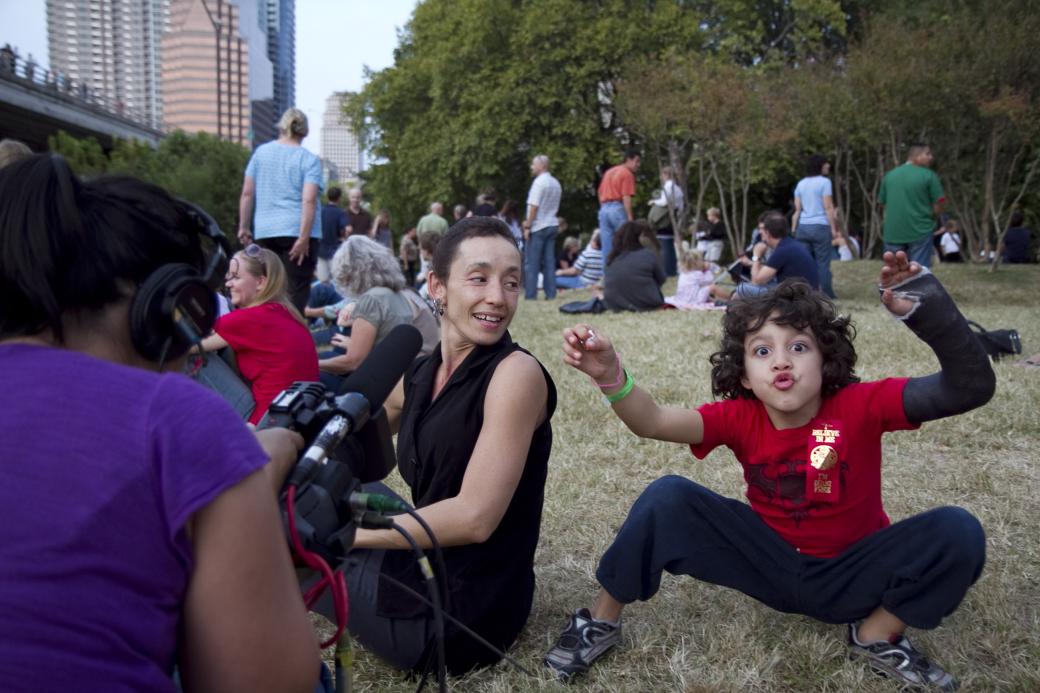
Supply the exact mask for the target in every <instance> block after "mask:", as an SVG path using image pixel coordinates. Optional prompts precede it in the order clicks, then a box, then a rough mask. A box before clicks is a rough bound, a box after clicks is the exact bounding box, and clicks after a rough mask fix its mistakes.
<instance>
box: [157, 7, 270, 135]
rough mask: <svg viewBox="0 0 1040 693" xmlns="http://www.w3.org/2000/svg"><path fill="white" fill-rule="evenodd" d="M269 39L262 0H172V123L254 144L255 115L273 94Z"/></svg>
mask: <svg viewBox="0 0 1040 693" xmlns="http://www.w3.org/2000/svg"><path fill="white" fill-rule="evenodd" d="M263 39H264V36H263V34H262V32H261V31H260V25H259V14H258V8H257V5H256V0H170V19H169V25H168V31H167V33H166V35H165V37H164V39H163V70H162V74H163V93H164V96H165V100H166V101H165V115H166V124H167V126H168V127H170V128H180V129H182V130H186V131H188V132H197V131H200V130H201V131H204V132H209V133H212V134H214V135H217V136H218V137H220V138H221V139H226V140H230V141H232V142H238V143H239V144H241V145H243V146H246V147H248V146H251V145H252V144H253V138H254V132H253V123H252V121H253V114H254V112H255V111H257V109H258V108H260V109H262V108H263V106H262V103H263V99H268V100H269V99H270V98H271V82H272V78H271V65H270V62H268V61H267V60H266V56H264V42H263ZM261 112H263V111H261ZM269 117H270V109H269V108H267V110H266V117H265V120H266V119H267V118H269Z"/></svg>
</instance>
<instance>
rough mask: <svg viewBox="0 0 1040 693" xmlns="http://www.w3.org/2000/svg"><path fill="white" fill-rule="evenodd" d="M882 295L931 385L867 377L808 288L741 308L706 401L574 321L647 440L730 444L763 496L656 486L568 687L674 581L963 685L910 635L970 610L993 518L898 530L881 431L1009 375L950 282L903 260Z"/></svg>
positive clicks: (579, 340)
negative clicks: (796, 617)
mask: <svg viewBox="0 0 1040 693" xmlns="http://www.w3.org/2000/svg"><path fill="white" fill-rule="evenodd" d="M881 301H882V303H883V304H884V305H885V307H886V308H888V310H889V311H890V312H891V313H892V314H893V315H895V316H896V317H897V318H899V319H900V320H902V321H904V322H905V323H906V325H907V327H909V328H910V329H911V330H912V331H913V332H914V333H915V334H916V335H917V336H918V337H919V338H920V339H922V340H923V341H924V342H925V343H927V344H928V345H929V346H930V347H931V348H932V350H933V351H934V352H935V355H936V356H937V357H938V360H939V363H940V366H941V370H940V371H939V372H938V373H935V374H933V375H929V376H927V377H921V378H888V379H885V380H880V381H876V382H860V381H859V378H858V377H857V376H856V375H855V371H854V366H855V363H856V352H855V349H854V348H853V346H852V339H853V336H854V330H853V329H852V326H851V325H850V323H849V320H848V319H847V318H845V317H842V316H840V315H837V314H836V313H835V310H834V305H833V304H832V303H831V302H830V301H829V300H828V299H827V298H825V297H824V296H823V295H822V294H820V293H818V292H816V291H814V290H812V289H811V288H810V287H809V285H808V284H806V283H804V282H801V281H799V280H788V281H785V282H783V283H781V284H780V285H779V286H778V287H777V288H776V289H775V290H774V291H771V292H768V293H765V294H763V295H761V296H754V297H747V298H743V299H741V300H738V301H736V302H734V303H733V304H732V305H731V307H730V308H729V310H728V311H727V313H726V315H725V316H724V318H723V325H724V332H725V334H724V336H723V339H722V346H721V349H720V350H719V351H718V352H716V353H715V354H713V355H712V356H711V363H712V366H713V367H712V390H713V392H714V394H715V395H716V396H721V397H722V399H721V400H720V401H717V402H712V403H709V404H705V405H703V406H701V407H700V408H698V409H695V410H694V409H683V408H677V407H662V406H659V405H658V404H657V403H656V402H655V401H654V400H653V398H652V397H651V396H650V394H649V393H647V392H645V391H643V390H642V389H640V388H638V387H635V386H634V382H633V378H632V376H631V375H630V374H628V372H627V371H625V370H624V369H623V368H622V367H621V361H620V358H619V357H618V355H617V352H616V351H615V350H614V347H613V346H612V345H611V343H610V341H609V340H608V339H607V338H606V336H604V335H603V334H602V333H599V332H594V331H593V330H592V329H591V328H590V327H589V326H587V325H577V326H575V327H572V328H568V329H566V330H565V331H564V346H563V350H564V360H565V361H566V362H567V363H568V364H570V365H571V366H573V367H574V368H577V369H578V370H580V371H582V372H584V373H586V374H587V375H589V376H590V377H591V378H592V379H593V381H595V383H596V384H597V385H598V386H599V387H600V388H601V389H602V391H603V393H604V395H605V396H606V399H607V400H608V401H609V402H610V403H611V404H612V406H613V409H614V413H615V414H617V416H618V417H619V418H620V419H621V420H622V421H623V422H624V423H625V424H626V425H627V426H628V427H629V429H630V430H631V431H632V432H633V433H635V434H636V435H638V436H641V437H644V438H655V439H658V440H665V441H672V442H677V443H686V444H689V445H690V449H691V450H692V452H693V454H694V455H696V456H697V457H698V458H703V457H705V456H706V455H707V454H708V453H709V452H711V450H712V449H714V448H715V447H717V446H720V445H725V446H726V447H728V448H730V449H731V450H732V451H733V453H734V455H735V456H736V458H737V460H738V461H739V462H740V464H741V465H742V466H743V468H744V478H745V480H746V482H747V492H746V495H747V499H748V501H749V502H750V505H748V504H746V503H744V502H741V501H739V500H736V499H732V498H725V497H723V496H720V495H718V494H716V493H714V492H712V491H710V490H709V489H707V488H704V487H703V486H700V485H698V484H696V483H694V482H693V481H691V480H689V479H686V478H684V477H678V476H668V477H664V478H661V479H658V480H657V481H655V482H653V483H652V484H650V486H649V487H647V489H646V490H645V491H644V492H643V493H642V495H641V496H640V497H639V498H638V499H637V500H636V502H635V504H634V505H633V506H632V509H631V511H630V512H629V514H628V518H627V519H626V520H625V522H624V524H623V525H622V527H621V529H620V530H619V531H618V534H617V537H616V538H615V540H614V542H613V544H612V545H611V546H610V548H608V549H607V551H606V553H605V554H604V555H603V558H602V559H601V560H600V563H599V568H598V570H597V571H596V578H597V580H598V581H599V583H600V586H601V589H600V590H599V593H598V595H597V597H596V599H595V601H594V602H593V604H592V607H591V609H579V610H578V611H576V612H575V613H574V614H573V615H572V616H571V619H570V623H569V624H568V626H567V628H566V630H564V632H563V634H562V635H561V636H560V638H559V640H558V641H557V643H556V645H555V646H554V647H553V648H552V649H551V650H550V651H549V653H548V655H547V656H546V660H545V661H546V664H547V665H548V666H550V667H551V668H552V669H553V670H554V671H555V672H556V673H557V675H558V676H559V677H560V678H562V679H565V680H566V679H570V678H571V677H573V676H574V675H575V674H578V673H581V672H583V671H585V670H587V669H588V667H589V665H590V664H592V662H593V661H594V660H595V659H596V658H597V657H599V656H600V655H602V654H603V653H604V652H606V651H607V650H608V649H610V648H611V647H612V646H613V645H615V644H616V643H618V642H619V641H620V639H621V620H620V619H621V611H622V609H623V607H624V605H625V604H628V603H630V602H633V601H635V600H637V599H639V600H647V599H650V598H651V597H652V596H653V595H654V594H655V593H656V592H657V590H658V587H659V585H660V580H661V573H662V571H664V570H667V571H668V572H670V573H673V574H685V575H690V576H692V577H694V578H696V579H699V580H704V581H706V582H711V583H715V584H718V585H723V586H726V587H732V588H734V589H737V590H740V591H741V592H743V593H744V594H747V595H749V596H751V597H754V598H755V599H758V600H759V601H761V602H763V603H764V604H766V605H768V606H770V607H772V608H774V609H777V610H778V611H783V612H788V613H797V614H804V615H807V616H811V617H813V618H816V619H818V620H820V621H824V622H827V623H847V624H848V643H849V653H850V655H852V656H854V657H858V658H862V659H864V660H866V661H867V662H868V663H869V665H870V666H871V667H872V668H873V669H875V670H877V671H879V672H881V673H883V674H887V675H889V676H891V677H893V678H895V679H897V680H898V681H899V682H900V683H902V684H904V685H908V686H911V687H917V688H929V689H939V690H952V689H954V688H955V687H956V686H957V680H956V679H955V678H954V677H953V676H952V675H951V674H949V673H947V672H946V671H944V670H943V669H942V668H941V667H939V666H938V665H937V664H935V663H933V662H931V661H930V660H929V659H927V658H926V657H925V656H923V655H922V654H921V653H920V652H919V651H918V650H917V649H916V648H915V647H914V646H913V645H912V644H911V643H910V641H909V640H908V639H907V638H906V637H905V636H904V634H903V633H904V631H905V629H906V628H907V626H913V627H915V628H922V629H930V628H935V627H937V626H938V625H939V623H940V621H941V620H942V619H943V617H945V616H947V615H948V614H950V613H952V612H953V611H954V610H955V609H956V608H957V606H958V605H959V604H960V602H961V600H962V599H963V598H964V595H965V594H966V592H967V590H968V588H969V587H970V586H971V585H972V584H973V583H974V582H975V581H976V580H977V579H978V577H979V575H980V573H981V571H982V566H983V562H984V560H985V536H984V534H983V530H982V527H981V525H980V524H979V522H978V520H976V519H975V517H973V516H972V515H971V514H969V513H968V512H967V511H965V510H963V509H961V508H956V507H941V508H935V509H933V510H929V511H927V512H924V513H921V514H919V515H915V516H913V517H910V518H907V519H904V520H902V521H900V522H897V523H895V524H890V522H889V519H888V516H887V515H886V514H885V511H884V509H883V508H882V503H881V436H882V434H883V433H885V432H888V431H898V430H907V429H913V428H916V427H918V426H919V425H920V424H922V423H924V422H925V421H932V420H935V419H938V418H942V417H945V416H951V415H954V414H959V413H962V412H965V411H968V410H970V409H973V408H975V407H978V406H981V405H982V404H985V403H986V402H987V401H988V400H989V398H990V397H991V396H992V394H993V390H994V384H995V376H994V374H993V370H992V368H991V367H990V365H989V360H988V358H987V356H986V354H985V353H984V352H983V351H982V348H981V347H980V346H979V345H978V343H977V341H976V339H975V338H974V336H973V335H972V333H971V330H970V329H969V328H968V326H967V324H966V322H965V320H964V317H963V316H962V315H961V314H960V312H959V311H958V310H957V307H956V306H955V305H954V303H953V301H952V300H951V299H950V297H949V295H948V294H947V293H946V291H945V290H944V289H943V287H942V285H941V284H940V283H939V282H938V281H937V280H936V279H935V277H934V275H932V274H930V273H929V272H928V271H927V270H926V269H923V268H921V267H920V266H919V265H917V264H916V263H913V264H910V263H908V262H907V259H906V256H905V254H903V253H902V252H900V253H899V254H898V256H895V255H892V253H886V255H885V265H884V267H883V268H882V271H881Z"/></svg>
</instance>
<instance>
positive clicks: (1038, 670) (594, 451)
mask: <svg viewBox="0 0 1040 693" xmlns="http://www.w3.org/2000/svg"><path fill="white" fill-rule="evenodd" d="M833 267H834V271H835V288H836V291H837V292H838V293H839V295H840V296H842V300H840V301H839V305H840V308H841V310H842V311H843V312H846V313H850V314H851V315H852V316H853V320H854V322H855V324H856V327H857V328H858V337H857V339H856V347H857V351H858V353H859V364H858V372H859V373H860V375H861V376H862V377H863V378H864V379H875V378H881V377H885V376H889V375H923V374H926V373H929V372H932V371H933V370H934V369H935V367H936V363H935V358H934V356H932V354H931V352H930V350H929V349H928V348H927V347H926V346H925V345H923V344H921V343H920V342H918V341H917V339H916V338H915V337H914V336H913V335H912V334H911V333H910V332H909V330H907V329H905V328H904V327H903V326H901V325H900V324H898V323H897V322H896V321H894V320H893V319H891V318H890V317H888V316H887V315H886V314H885V313H884V312H883V310H882V309H881V308H880V306H879V304H878V302H877V291H876V289H875V288H874V282H875V280H876V276H877V271H878V269H879V267H880V264H879V263H877V262H856V263H842V264H838V263H835V264H834V266H833ZM936 274H937V275H938V276H939V278H940V279H941V280H942V281H943V282H944V283H945V284H946V285H947V287H948V288H949V290H950V292H951V293H952V294H953V296H954V298H955V299H956V300H957V301H958V304H959V305H960V307H961V309H962V310H963V311H964V313H965V314H966V315H967V316H968V317H969V318H971V319H973V320H975V321H977V322H979V323H981V324H982V325H984V326H986V327H988V328H990V329H993V328H1003V327H1014V328H1016V329H1018V331H1019V333H1020V334H1021V336H1022V343H1023V345H1024V348H1025V349H1026V350H1027V352H1028V353H1034V352H1037V351H1040V315H1038V314H1037V311H1036V308H1035V306H1036V304H1037V297H1038V296H1040V269H1038V268H1036V267H1021V266H1019V267H1003V268H1001V269H1000V270H999V271H998V272H996V273H989V272H987V271H986V270H985V269H981V268H975V267H965V266H952V265H943V266H940V267H938V268H937V269H936ZM666 288H673V289H674V280H673V283H672V284H670V285H669V286H668V287H666ZM585 297H586V294H585V293H584V292H580V291H579V292H569V293H568V294H566V295H564V296H561V298H558V299H557V300H556V301H538V302H532V301H526V302H523V303H522V305H521V306H520V310H519V314H518V316H517V318H516V320H515V321H514V323H513V328H512V330H511V331H512V334H513V337H514V339H516V340H517V341H518V342H519V343H521V344H522V345H523V346H525V347H526V348H528V349H529V350H530V351H531V352H532V353H534V354H535V355H536V356H538V358H539V359H540V360H541V361H542V363H544V364H545V366H546V368H548V369H549V371H550V373H552V376H553V378H554V379H555V381H556V386H557V388H558V390H559V407H558V409H557V411H556V415H555V417H554V418H553V429H554V433H555V439H554V446H553V455H552V459H551V460H550V464H549V480H548V483H547V486H546V490H545V491H546V492H545V512H544V517H543V520H542V539H541V543H540V545H539V549H538V554H537V556H536V562H535V570H536V571H537V574H538V589H537V592H536V594H535V604H534V609H533V612H532V614H531V619H530V621H529V622H528V625H527V628H526V629H525V631H524V633H523V634H522V635H521V638H520V640H519V642H518V643H517V644H516V646H515V647H514V648H513V650H512V653H511V654H512V655H513V656H514V657H516V658H517V659H519V660H520V661H521V662H522V663H523V664H524V666H526V667H528V668H529V669H530V670H532V671H533V672H534V673H535V674H536V676H534V677H529V676H527V675H525V674H523V673H520V672H518V671H516V670H514V669H512V668H511V667H509V666H508V665H505V664H500V665H498V666H496V667H494V668H492V669H490V670H486V671H482V672H476V673H474V674H471V675H469V676H466V677H462V678H459V679H453V680H452V681H451V682H450V687H451V689H453V690H458V691H481V692H484V693H499V692H505V691H564V690H568V691H571V690H582V691H657V690H661V691H689V692H694V691H850V690H856V691H868V692H870V691H892V690H896V687H895V686H894V685H893V684H891V683H889V682H887V681H886V680H884V679H880V678H878V677H876V676H873V675H871V674H870V673H869V672H867V670H866V669H865V667H864V666H863V665H862V664H859V663H853V662H849V661H848V660H847V659H846V657H845V649H844V644H843V642H844V641H843V638H844V631H843V629H842V628H840V627H837V626H830V625H826V624H822V623H818V622H816V621H813V620H811V619H807V618H802V617H797V616H790V615H785V614H780V613H776V612H773V611H771V610H769V609H767V608H766V607H764V606H762V605H760V604H758V603H757V602H755V601H753V600H751V599H749V598H747V597H744V596H743V595H740V594H738V593H735V592H733V591H730V590H725V589H721V588H718V587H714V586H712V585H706V584H702V583H698V582H695V581H694V580H691V579H689V578H684V577H679V578H673V577H670V576H665V579H664V580H663V582H662V587H661V591H660V592H659V593H658V595H657V596H656V597H655V598H654V599H653V600H651V601H650V602H646V603H636V604H633V605H632V606H631V607H629V608H628V609H627V610H626V612H625V637H624V644H623V646H622V647H619V648H617V650H616V651H615V652H614V653H612V654H610V655H608V656H607V657H606V659H604V660H603V661H602V662H600V663H598V664H597V665H596V666H595V667H594V668H593V670H592V671H591V672H590V673H589V675H588V676H586V677H584V678H583V679H580V680H579V681H578V682H577V683H576V684H574V685H573V686H570V687H565V686H562V685H560V684H558V683H556V682H554V681H552V680H551V678H550V677H549V675H548V672H547V670H545V669H544V668H543V667H542V665H541V658H542V656H543V655H544V653H545V651H546V649H548V647H549V646H550V644H551V643H552V642H553V640H554V639H555V637H556V635H557V634H558V632H559V630H560V629H561V628H562V626H563V625H564V622H565V619H566V616H567V614H568V613H569V612H570V611H571V610H573V609H574V608H576V607H578V606H583V605H588V603H589V602H590V600H591V597H592V595H593V592H594V590H595V579H594V571H595V569H596V565H597V562H598V560H599V557H600V555H601V554H602V553H603V551H604V550H605V549H606V547H607V546H608V545H609V543H610V541H611V539H612V537H613V535H614V533H615V531H616V530H617V528H618V526H619V525H620V524H621V522H622V521H623V520H624V518H625V515H626V513H627V511H628V508H629V506H630V505H631V503H632V502H633V501H634V500H635V498H636V497H637V496H638V495H639V493H640V492H641V491H642V490H643V488H644V487H645V486H646V485H647V484H648V483H650V482H651V481H652V480H653V479H655V478H657V477H659V476H661V475H663V474H682V475H685V476H688V477H690V478H692V479H694V480H695V481H697V482H698V483H701V484H704V485H706V486H708V487H709V488H712V489H714V490H716V491H718V492H720V493H724V494H726V495H730V496H736V497H743V482H742V477H741V473H740V467H739V465H738V464H736V462H735V460H734V459H733V456H732V455H731V454H730V453H729V452H728V451H727V450H717V451H715V452H714V453H713V454H712V455H711V456H710V457H709V458H708V459H707V460H705V461H703V462H698V461H697V460H695V459H694V458H693V456H692V455H690V453H689V451H688V450H686V449H684V448H682V447H681V446H677V445H670V444H664V443H658V442H655V441H644V440H640V439H638V438H636V437H635V436H634V435H632V434H631V433H629V432H628V430H627V429H625V427H624V426H623V425H622V424H621V423H620V422H619V421H618V420H617V419H616V418H615V417H614V416H613V414H612V413H611V412H610V411H609V410H608V409H607V408H606V407H605V406H604V405H603V404H602V403H601V401H600V398H599V395H598V393H597V391H596V389H595V388H594V387H592V386H591V385H590V384H589V382H588V380H587V378H585V377H584V376H582V375H581V374H579V373H577V372H575V371H573V370H571V369H570V368H568V367H566V366H565V365H564V364H563V363H562V360H561V358H560V331H561V330H562V328H563V327H564V326H565V325H568V324H570V323H571V322H572V321H573V317H572V316H564V315H562V314H560V313H559V312H558V311H557V308H558V306H559V305H560V303H562V302H564V301H568V300H576V299H580V298H585ZM588 317H589V318H590V322H592V323H593V324H595V325H597V326H598V327H600V328H602V330H603V331H604V332H606V333H607V334H609V335H610V337H611V338H612V340H613V341H614V342H615V343H616V344H617V345H618V348H619V349H620V350H621V351H622V353H623V356H624V360H625V365H626V367H627V368H628V369H629V370H630V372H631V373H632V374H633V375H634V376H635V378H636V380H637V381H638V382H639V384H640V385H641V386H643V387H646V388H647V389H649V390H650V391H651V392H653V393H654V395H655V397H656V398H657V399H658V401H660V402H667V403H671V404H676V405H688V406H695V405H698V404H700V403H702V402H706V401H709V400H710V399H711V386H710V381H709V371H710V369H709V365H708V360H707V359H708V355H709V354H710V353H711V352H712V351H714V350H715V349H716V347H717V344H718V341H719V337H720V335H721V332H720V315H719V314H718V313H683V312H679V311H670V312H664V313H652V314H638V315H637V314H619V315H612V314H605V315H601V316H588ZM996 371H997V380H998V386H997V394H996V396H995V397H994V398H993V401H992V402H990V403H989V404H988V405H987V406H986V407H984V408H982V409H980V410H977V411H975V412H972V413H970V414H967V415H964V416H961V417H957V418H955V419H951V420H948V421H943V422H936V423H930V424H926V425H925V426H924V427H923V428H922V429H921V430H919V431H916V432H904V433H895V434H890V435H888V436H886V438H885V442H884V456H885V457H884V459H885V472H884V479H885V482H884V494H885V505H886V509H887V510H888V513H889V515H890V516H891V517H892V518H893V520H898V519H901V518H904V517H907V516H908V515H911V514H914V513H917V512H921V511H924V510H926V509H928V508H931V507H934V506H937V505H947V504H949V505H960V506H963V507H965V508H967V509H968V510H970V511H971V512H972V513H974V514H975V515H976V516H978V517H979V519H980V520H981V521H982V524H983V526H984V527H985V529H986V532H987V538H988V540H987V541H988V543H987V548H988V563H987V566H986V569H985V571H984V573H983V576H982V578H981V580H980V581H979V582H978V583H977V584H976V585H975V587H974V588H973V589H972V590H971V591H970V592H969V594H968V597H967V599H966V601H965V602H964V604H962V605H961V608H960V609H959V610H958V611H957V612H956V613H955V614H953V615H952V616H951V617H950V618H948V619H947V620H946V622H945V623H944V624H943V626H942V627H940V628H939V629H937V630H935V631H932V632H930V633H920V632H917V633H914V637H915V639H916V640H917V641H918V642H919V643H920V645H921V646H922V648H923V649H925V650H926V651H928V652H929V653H932V654H934V655H935V657H936V659H937V660H938V661H939V662H941V663H942V664H944V665H945V666H947V667H948V668H950V669H951V670H952V671H953V672H955V673H956V674H957V675H958V677H959V678H960V679H961V681H962V682H963V684H964V687H965V688H966V689H967V690H973V691H1035V690H1040V607H1038V602H1040V453H1038V448H1040V417H1038V415H1037V412H1040V369H1026V368H1022V367H1017V366H1014V365H1012V364H1011V363H1010V362H1006V363H1000V364H999V365H997V367H996ZM394 479H396V476H395V477H393V478H392V481H393V480H394ZM396 481H397V483H399V479H396ZM395 485H396V484H395ZM474 646H476V645H474ZM414 686H415V683H414V681H412V680H410V679H408V678H407V677H404V676H402V675H401V674H399V673H397V672H394V671H392V670H391V669H389V668H388V667H386V666H385V665H383V664H382V663H381V662H379V661H378V660H377V659H376V658H375V657H373V656H371V655H369V654H367V653H364V652H359V654H358V657H357V668H356V671H355V689H356V690H358V691H410V690H413V689H414Z"/></svg>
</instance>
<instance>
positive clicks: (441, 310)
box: [433, 298, 444, 315]
mask: <svg viewBox="0 0 1040 693" xmlns="http://www.w3.org/2000/svg"><path fill="white" fill-rule="evenodd" d="M433 308H434V310H436V311H437V315H444V304H443V303H441V300H440V299H439V298H435V299H433Z"/></svg>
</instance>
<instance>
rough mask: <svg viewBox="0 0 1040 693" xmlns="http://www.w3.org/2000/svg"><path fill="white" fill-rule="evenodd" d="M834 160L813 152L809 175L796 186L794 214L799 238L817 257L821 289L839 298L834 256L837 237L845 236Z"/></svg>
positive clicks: (814, 256)
mask: <svg viewBox="0 0 1040 693" xmlns="http://www.w3.org/2000/svg"><path fill="white" fill-rule="evenodd" d="M830 167H831V165H830V163H828V161H827V157H825V156H823V155H822V154H813V155H812V156H810V157H809V160H808V162H807V163H806V165H805V178H802V179H801V180H800V181H798V185H797V186H796V187H795V189H794V216H793V217H792V218H791V228H793V229H794V230H795V239H797V241H798V242H799V243H801V244H802V245H803V246H804V247H805V249H806V250H808V251H809V255H810V256H812V258H813V260H815V261H816V270H817V273H818V274H819V275H820V291H822V292H823V293H825V294H827V296H829V297H830V298H835V295H834V287H833V285H832V284H833V281H832V280H831V258H832V257H833V256H834V245H833V241H834V239H836V238H840V237H841V233H840V232H839V231H838V221H837V218H836V217H835V215H834V188H833V186H832V184H831V179H830V178H828V177H827V174H828V173H830Z"/></svg>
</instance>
